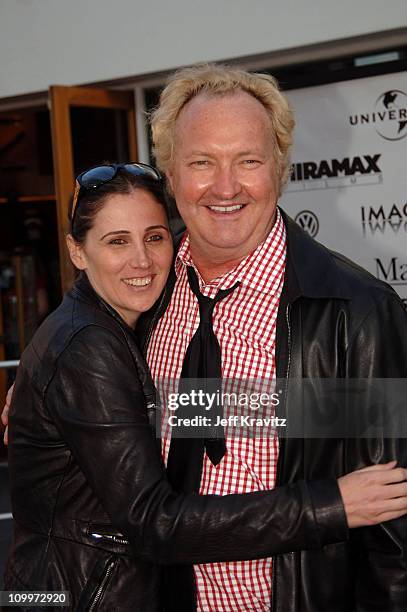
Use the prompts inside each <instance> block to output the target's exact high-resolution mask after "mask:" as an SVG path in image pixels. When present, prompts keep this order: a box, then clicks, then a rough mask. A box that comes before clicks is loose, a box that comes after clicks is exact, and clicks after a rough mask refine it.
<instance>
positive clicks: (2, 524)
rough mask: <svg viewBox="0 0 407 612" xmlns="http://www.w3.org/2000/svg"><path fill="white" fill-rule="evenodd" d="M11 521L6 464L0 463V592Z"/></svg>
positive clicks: (9, 539) (9, 541) (8, 546)
mask: <svg viewBox="0 0 407 612" xmlns="http://www.w3.org/2000/svg"><path fill="white" fill-rule="evenodd" d="M11 535H12V520H11V504H10V496H9V482H8V471H7V463H6V462H5V461H2V462H0V590H1V589H2V588H3V573H4V565H5V562H6V557H7V553H8V550H9V548H10V545H11Z"/></svg>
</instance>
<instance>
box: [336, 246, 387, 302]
mask: <svg viewBox="0 0 407 612" xmlns="http://www.w3.org/2000/svg"><path fill="white" fill-rule="evenodd" d="M327 250H328V252H329V254H330V256H331V257H332V258H333V260H334V262H335V265H336V267H337V269H338V273H339V275H340V276H341V277H342V278H343V279H344V280H346V282H347V284H348V286H349V288H350V289H351V291H352V298H353V297H355V296H356V295H359V294H361V295H366V294H367V295H370V296H372V297H373V296H377V297H380V298H382V299H384V298H386V297H389V298H393V297H394V298H396V299H397V298H398V296H397V293H396V292H395V291H394V289H393V287H392V286H391V285H389V284H388V283H386V282H384V281H382V280H380V279H378V278H376V276H374V275H373V274H371V272H369V271H368V270H366V269H365V268H363V267H362V266H360V265H359V264H357V263H356V262H354V261H353V260H351V259H349V258H348V257H346V256H345V255H343V254H342V253H338V252H336V251H331V250H329V249H327Z"/></svg>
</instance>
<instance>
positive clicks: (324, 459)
mask: <svg viewBox="0 0 407 612" xmlns="http://www.w3.org/2000/svg"><path fill="white" fill-rule="evenodd" d="M281 212H282V214H283V218H284V222H285V225H286V228H287V266H286V272H285V282H284V288H283V292H282V296H281V301H280V306H279V312H278V318H277V339H276V367H277V378H278V379H286V380H287V381H288V382H289V383H290V381H292V380H293V379H301V378H307V379H320V378H328V379H329V378H335V379H336V378H356V379H357V378H359V379H364V378H370V377H374V378H404V379H406V378H407V313H406V312H405V310H404V308H403V305H402V303H401V301H400V299H399V298H398V296H397V295H396V294H395V292H394V291H393V290H392V288H391V287H389V286H388V285H386V284H384V283H382V282H380V281H378V280H377V279H375V278H374V277H373V276H372V275H371V274H369V273H368V272H366V271H365V270H363V269H361V268H360V267H359V266H357V265H356V264H354V263H353V262H351V261H349V260H347V259H346V258H345V257H343V256H341V255H339V254H336V253H332V252H331V251H329V250H328V249H326V248H325V247H323V246H322V245H320V244H319V243H317V242H316V241H315V240H313V239H312V238H310V237H309V236H308V235H307V234H306V233H305V232H304V231H303V230H302V229H301V228H299V226H298V225H297V224H296V223H294V222H293V221H292V220H291V219H290V218H289V217H288V216H287V215H285V214H284V212H283V211H281ZM174 282H175V278H174V275H172V277H171V278H170V282H169V286H168V288H167V292H166V294H165V295H164V297H163V299H162V300H161V303H160V305H159V307H158V309H156V311H155V312H154V313H152V314H149V316H146V317H144V318H143V321H142V322H141V325H140V327H141V328H142V329H141V335H142V336H143V337H144V344H146V342H148V339H149V337H150V334H151V331H152V328H153V327H154V324H155V322H156V321H157V319H158V318H159V317H160V315H161V314H162V313H163V312H164V310H165V307H166V305H167V303H168V301H169V299H170V296H171V291H172V288H173V284H174ZM287 387H288V392H287V394H286V397H285V401H284V402H280V406H279V408H278V409H277V410H278V414H279V416H281V417H282V418H284V417H286V418H287V423H288V424H289V423H290V420H291V416H292V417H293V419H294V420H297V417H298V409H299V404H298V401H297V399H296V397H295V393H294V394H292V396H291V394H290V384H288V385H287ZM294 388H295V387H294ZM362 408H363V407H362V406H360V409H362ZM321 410H322V411H324V410H326V407H325V406H321ZM404 421H405V419H404ZM280 431H281V430H280ZM393 459H397V460H398V463H399V465H402V466H404V467H406V466H407V441H406V440H405V439H404V440H403V439H402V440H398V439H396V438H395V437H393V438H384V437H383V436H382V437H379V438H377V437H376V438H369V437H364V438H363V437H359V438H347V439H346V438H332V437H331V438H328V439H326V438H318V439H315V438H314V439H313V438H309V437H305V438H303V439H301V438H299V437H295V438H288V439H281V440H280V452H279V459H278V466H277V486H278V487H281V486H284V487H285V486H287V485H290V484H293V483H295V482H298V481H299V480H301V479H304V480H305V481H306V482H311V481H314V480H315V479H325V478H328V479H329V478H338V477H339V476H342V475H343V474H346V473H348V472H351V471H353V470H355V469H358V468H360V467H364V466H366V465H370V464H373V463H383V462H386V461H390V460H393ZM319 493H320V495H321V496H322V498H323V497H324V496H325V494H326V495H327V497H326V498H325V504H324V506H325V507H324V509H323V511H320V510H319V509H317V520H319V519H320V518H321V517H322V515H323V516H324V520H325V521H326V522H327V523H328V524H329V522H330V521H331V520H332V521H333V523H335V522H336V520H337V519H336V517H337V512H338V506H337V501H333V503H332V497H331V494H330V492H329V490H328V489H325V488H324V487H323V486H322V487H321V489H320V490H319ZM287 525H288V522H287V520H283V522H282V524H281V526H282V530H283V532H284V533H287V532H286V531H285V529H286V527H287ZM283 537H285V536H283ZM272 610H273V612H328V611H329V612H376V611H377V612H405V611H406V610H407V518H406V517H403V518H402V519H398V520H394V521H391V522H387V523H383V524H381V525H378V526H374V527H367V528H363V529H356V530H352V531H351V532H350V537H349V540H347V541H342V542H338V543H333V544H330V545H326V546H324V547H321V549H319V550H302V551H299V550H298V549H297V550H295V549H294V548H292V549H291V552H287V551H284V553H282V554H277V555H276V556H275V557H274V562H273V586H272Z"/></svg>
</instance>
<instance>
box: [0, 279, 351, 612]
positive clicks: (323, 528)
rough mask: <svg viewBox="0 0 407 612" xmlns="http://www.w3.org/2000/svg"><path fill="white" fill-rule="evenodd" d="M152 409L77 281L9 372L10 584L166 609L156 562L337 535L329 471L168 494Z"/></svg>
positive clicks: (143, 374)
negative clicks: (257, 485)
mask: <svg viewBox="0 0 407 612" xmlns="http://www.w3.org/2000/svg"><path fill="white" fill-rule="evenodd" d="M169 350H170V349H169ZM154 404H155V389H154V386H153V383H152V380H151V377H150V374H149V371H148V368H147V366H146V363H145V361H144V359H143V357H142V355H141V353H140V351H139V350H138V347H137V344H136V341H135V336H134V334H133V331H132V330H131V329H130V328H129V327H127V326H126V325H125V324H124V322H123V321H122V320H121V319H120V317H119V316H118V315H117V313H116V312H115V311H114V310H113V309H111V308H110V307H109V306H108V305H107V304H106V303H104V302H103V300H101V299H100V298H99V297H98V296H97V295H96V294H95V292H94V291H93V289H92V288H91V286H90V284H89V283H88V281H87V279H86V277H82V278H81V279H80V280H79V281H78V282H77V283H76V285H75V286H74V288H73V289H72V291H70V293H68V294H67V296H66V297H65V298H64V301H63V303H62V305H61V306H60V307H59V308H58V309H57V310H56V311H55V312H54V313H53V314H51V315H50V316H49V317H48V318H47V319H46V321H45V322H44V323H43V325H42V326H41V327H40V329H39V330H38V331H37V333H36V334H35V336H34V339H33V340H32V342H31V343H30V345H29V346H28V347H27V349H26V350H25V352H24V353H23V355H22V358H21V364H20V367H19V369H18V374H17V380H16V385H15V389H14V393H13V400H12V405H11V409H10V444H9V467H10V480H11V496H12V508H13V517H14V526H15V533H14V543H13V546H12V549H11V552H10V556H9V559H8V563H7V569H6V575H5V588H6V589H8V590H33V591H39V590H41V591H43V590H66V591H69V592H70V597H71V603H70V607H69V609H70V610H76V611H84V610H96V609H97V610H105V611H109V612H111V611H112V610H115V609H117V610H131V611H132V612H135V611H137V612H138V611H140V612H149V611H156V610H166V609H168V605H167V601H166V600H164V601H163V598H162V589H161V580H162V573H163V572H162V568H163V566H166V565H169V564H176V565H183V564H192V563H204V562H212V561H228V560H234V559H249V558H260V557H267V556H270V555H271V554H281V553H289V551H292V550H302V549H311V548H312V549H314V550H315V551H318V550H319V549H320V548H322V547H323V546H324V545H328V544H333V543H335V542H343V541H344V540H346V538H347V537H348V529H347V524H346V517H345V514H344V509H343V505H342V502H341V498H340V494H339V489H338V486H337V483H336V481H335V480H334V479H333V478H327V479H326V480H324V481H323V482H320V481H315V482H308V483H305V482H304V481H298V482H292V483H290V484H287V486H285V487H282V488H276V489H275V490H273V491H271V492H258V493H253V494H247V495H229V496H224V497H222V496H206V497H205V496H199V495H194V494H191V495H181V494H176V493H175V492H174V491H173V490H172V489H171V487H170V485H169V483H168V481H167V479H166V474H165V470H164V469H163V464H162V460H161V455H160V450H159V443H158V441H157V439H156V437H155V433H154V425H155V423H154V421H155V411H154ZM297 476H298V475H297V474H293V478H292V481H294V480H297ZM288 559H291V554H289V555H288ZM278 571H279V573H278V574H277V580H279V579H280V578H279V576H281V575H282V574H281V569H278ZM21 609H24V608H23V607H21ZM30 609H32V608H28V610H30ZM37 609H41V607H40V606H38V607H37ZM44 609H46V608H44Z"/></svg>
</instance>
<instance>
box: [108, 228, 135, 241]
mask: <svg viewBox="0 0 407 612" xmlns="http://www.w3.org/2000/svg"><path fill="white" fill-rule="evenodd" d="M115 234H130V232H129V230H114V231H113V232H107V234H105V235H104V236H102V237H101V240H103V239H104V238H106V236H112V235H115Z"/></svg>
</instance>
